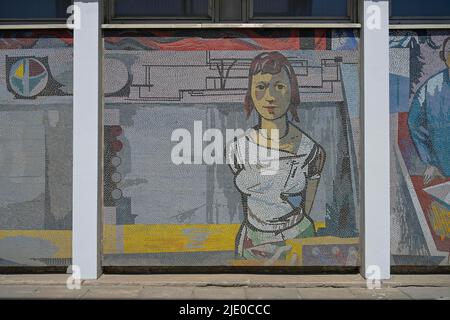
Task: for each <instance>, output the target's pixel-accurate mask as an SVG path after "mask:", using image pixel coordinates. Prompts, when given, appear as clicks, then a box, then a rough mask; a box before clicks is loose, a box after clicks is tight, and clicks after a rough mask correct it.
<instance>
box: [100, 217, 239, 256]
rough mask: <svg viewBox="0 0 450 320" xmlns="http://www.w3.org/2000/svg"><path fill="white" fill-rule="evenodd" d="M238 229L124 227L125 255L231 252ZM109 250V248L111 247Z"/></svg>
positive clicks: (232, 226)
mask: <svg viewBox="0 0 450 320" xmlns="http://www.w3.org/2000/svg"><path fill="white" fill-rule="evenodd" d="M239 227H240V225H239V224H212V225H204V224H198V225H196V224H188V225H143V224H138V225H125V226H123V228H124V231H123V234H124V235H123V238H124V239H123V247H124V253H162V252H204V251H227V250H234V247H235V239H236V235H237V233H238V231H239ZM110 236H111V234H110ZM108 246H109V248H111V244H108Z"/></svg>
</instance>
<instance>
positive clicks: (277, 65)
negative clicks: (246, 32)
mask: <svg viewBox="0 0 450 320" xmlns="http://www.w3.org/2000/svg"><path fill="white" fill-rule="evenodd" d="M299 103H300V96H299V90H298V82H297V77H296V75H295V72H294V69H293V67H292V65H291V64H290V62H289V61H288V59H287V58H286V57H285V56H283V55H282V54H281V53H279V52H269V53H262V54H259V55H258V56H256V57H255V58H254V59H253V61H252V63H251V65H250V70H249V84H248V91H247V95H246V98H245V103H244V111H245V113H246V116H247V118H248V117H249V116H250V114H251V113H252V112H254V111H255V112H257V114H258V118H259V121H258V124H257V125H256V126H255V127H253V128H251V129H249V130H247V131H246V132H245V134H244V135H242V136H239V137H236V138H235V139H234V140H233V141H232V142H231V143H230V144H229V146H228V149H227V157H228V159H227V161H228V163H229V164H230V167H231V170H232V172H233V174H234V177H235V185H236V188H237V189H238V190H239V191H240V193H241V195H242V199H243V207H244V214H245V215H244V216H245V218H244V221H243V223H242V225H241V228H240V230H239V233H238V235H237V238H236V255H237V257H238V258H240V259H247V260H265V262H266V263H267V262H269V263H270V262H272V261H273V262H275V261H277V260H284V259H285V258H286V255H287V253H288V252H289V251H290V249H291V247H290V246H289V245H287V244H286V240H289V239H298V238H304V237H312V236H314V235H315V227H314V222H313V221H312V219H311V218H310V217H309V213H310V211H311V208H312V205H313V202H314V198H315V194H316V191H317V187H318V184H319V180H320V175H321V172H322V168H323V165H324V162H325V152H324V150H323V148H322V147H321V146H319V145H318V144H317V143H316V142H315V141H314V140H313V139H312V138H310V137H309V136H307V135H306V134H305V133H304V132H303V131H301V130H300V129H299V128H298V127H297V126H296V125H294V123H293V122H292V121H291V120H289V119H288V112H289V113H290V114H291V116H292V119H293V121H295V122H299V118H298V114H297V111H296V108H297V106H298V105H299ZM255 149H256V150H258V152H257V154H258V155H261V154H264V152H261V151H266V152H265V154H268V153H270V151H276V152H275V154H276V155H277V157H276V159H275V158H274V157H271V158H270V159H269V158H266V159H264V158H263V157H260V156H259V157H257V160H256V161H252V159H253V158H252V155H251V153H252V150H255ZM273 161H276V162H277V163H276V166H273V164H274V163H273ZM268 167H270V168H276V170H272V171H268V170H267V168H268ZM265 168H266V170H265Z"/></svg>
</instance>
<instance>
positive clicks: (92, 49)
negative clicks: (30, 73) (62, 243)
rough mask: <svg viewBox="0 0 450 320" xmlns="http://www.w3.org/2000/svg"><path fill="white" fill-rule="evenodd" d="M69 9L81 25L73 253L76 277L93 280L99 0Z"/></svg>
mask: <svg viewBox="0 0 450 320" xmlns="http://www.w3.org/2000/svg"><path fill="white" fill-rule="evenodd" d="M74 5H75V8H76V10H79V13H80V15H79V18H80V25H79V26H78V27H77V26H76V27H75V29H74V54H73V59H74V68H73V69H74V72H73V73H74V81H73V236H72V239H73V241H72V255H73V265H74V266H77V267H79V271H80V276H81V279H96V278H98V277H99V276H100V274H101V254H100V249H101V246H100V244H101V218H100V217H101V208H102V201H101V199H102V170H101V165H102V161H101V159H102V134H101V133H102V131H101V130H102V95H101V93H102V87H101V86H102V82H101V51H102V50H101V28H100V24H101V19H100V16H101V0H83V1H75V2H74ZM75 25H76V22H75Z"/></svg>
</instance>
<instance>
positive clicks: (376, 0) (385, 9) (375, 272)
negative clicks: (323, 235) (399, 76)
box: [360, 0, 390, 279]
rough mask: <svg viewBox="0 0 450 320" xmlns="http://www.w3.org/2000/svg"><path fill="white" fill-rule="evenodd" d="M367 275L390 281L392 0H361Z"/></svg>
mask: <svg viewBox="0 0 450 320" xmlns="http://www.w3.org/2000/svg"><path fill="white" fill-rule="evenodd" d="M360 21H361V24H362V29H361V30H362V34H361V70H362V82H361V86H362V87H361V93H362V104H361V105H362V110H361V111H362V116H363V117H362V119H363V130H362V131H363V137H364V143H363V155H364V163H363V170H364V171H363V172H364V173H363V183H362V188H363V190H361V191H362V194H363V195H364V196H363V197H361V199H362V203H361V208H362V209H363V210H362V211H363V212H362V219H361V253H362V256H361V258H362V259H361V260H362V261H361V274H362V275H363V276H364V277H366V278H368V279H374V278H375V279H389V278H390V197H389V185H390V183H389V178H390V173H389V1H388V0H373V1H368V0H361V1H360Z"/></svg>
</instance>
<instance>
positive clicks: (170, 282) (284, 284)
mask: <svg viewBox="0 0 450 320" xmlns="http://www.w3.org/2000/svg"><path fill="white" fill-rule="evenodd" d="M67 278H68V275H62V274H61V275H54V274H52V275H0V286H25V285H26V286H61V285H64V286H65V284H66V280H67ZM82 285H83V286H89V287H103V286H105V287H110V286H117V287H126V286H128V287H132V286H145V287H247V288H365V287H366V281H365V280H364V279H363V278H362V277H361V276H360V275H251V274H214V275H212V274H198V275H192V274H189V275H186V274H179V275H173V274H172V275H168V274H167V275H102V276H101V277H100V278H99V279H98V280H85V281H82ZM382 287H383V288H400V287H450V275H394V276H392V278H391V279H389V280H384V281H382Z"/></svg>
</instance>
